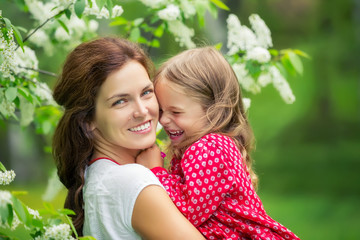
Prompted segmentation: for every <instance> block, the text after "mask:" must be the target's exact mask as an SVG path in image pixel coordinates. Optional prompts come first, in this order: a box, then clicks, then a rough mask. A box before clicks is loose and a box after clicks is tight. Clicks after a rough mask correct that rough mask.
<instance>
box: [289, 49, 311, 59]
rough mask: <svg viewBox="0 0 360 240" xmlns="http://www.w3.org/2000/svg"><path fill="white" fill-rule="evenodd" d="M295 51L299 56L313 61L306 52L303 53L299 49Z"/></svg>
mask: <svg viewBox="0 0 360 240" xmlns="http://www.w3.org/2000/svg"><path fill="white" fill-rule="evenodd" d="M293 51H294V53H296V54H297V55H299V56H302V57H305V58H308V59H311V57H310V56H309V55H308V54H307V53H306V52H303V51H301V50H299V49H294V50H293Z"/></svg>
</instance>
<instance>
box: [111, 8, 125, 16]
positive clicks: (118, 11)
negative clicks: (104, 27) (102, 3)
mask: <svg viewBox="0 0 360 240" xmlns="http://www.w3.org/2000/svg"><path fill="white" fill-rule="evenodd" d="M123 12H124V9H123V8H122V7H121V6H119V5H115V6H114V7H113V9H112V17H113V18H115V17H119V16H121V14H123Z"/></svg>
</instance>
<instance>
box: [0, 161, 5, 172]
mask: <svg viewBox="0 0 360 240" xmlns="http://www.w3.org/2000/svg"><path fill="white" fill-rule="evenodd" d="M0 170H1V171H3V172H5V171H6V168H5V166H4V164H2V162H0Z"/></svg>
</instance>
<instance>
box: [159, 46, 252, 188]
mask: <svg viewBox="0 0 360 240" xmlns="http://www.w3.org/2000/svg"><path fill="white" fill-rule="evenodd" d="M164 79H165V81H169V82H172V83H174V84H175V86H176V87H178V88H179V89H180V90H181V91H183V92H185V93H186V95H187V96H188V97H190V98H192V99H194V101H197V102H199V103H200V104H201V106H202V107H203V109H204V111H205V112H206V115H205V116H204V117H205V118H206V120H207V122H208V125H207V126H205V127H204V128H203V129H199V130H198V131H197V133H196V134H195V135H194V136H191V137H189V138H188V139H186V140H185V141H183V142H182V143H181V144H178V145H176V146H172V145H171V144H170V145H169V148H168V150H169V155H170V156H175V157H176V158H181V156H182V154H183V153H184V151H185V150H186V148H188V147H189V146H190V145H191V144H192V143H194V142H195V141H196V140H198V139H200V138H201V137H202V136H204V135H206V134H208V133H221V134H224V135H227V136H230V137H232V138H233V139H234V140H235V142H236V144H237V146H238V148H239V149H240V152H241V153H242V156H243V158H244V160H245V163H246V166H247V168H248V171H249V173H250V176H251V180H252V184H253V185H254V187H255V188H256V186H257V182H258V179H257V176H256V174H255V172H254V170H253V168H252V159H251V157H250V152H251V150H252V148H253V143H254V137H253V132H252V129H251V127H250V124H249V122H248V119H247V116H246V114H245V110H244V106H243V102H242V94H241V89H240V86H239V83H238V79H237V77H236V75H235V73H234V71H233V69H232V67H231V65H230V64H229V63H228V62H227V60H226V59H225V58H224V56H223V55H222V54H221V53H220V52H219V51H218V50H216V49H215V48H213V47H202V48H195V49H190V50H186V51H184V52H182V53H180V54H178V55H176V56H174V57H172V58H170V59H169V60H168V61H166V62H165V63H164V64H163V65H162V66H161V67H160V69H159V70H158V71H157V74H156V76H155V79H154V84H155V86H156V83H158V82H159V81H163V80H164ZM199 121H200V120H199Z"/></svg>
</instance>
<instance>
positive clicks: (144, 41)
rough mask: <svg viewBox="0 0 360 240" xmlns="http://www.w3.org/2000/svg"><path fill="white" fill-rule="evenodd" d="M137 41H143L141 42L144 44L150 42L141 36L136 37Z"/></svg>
mask: <svg viewBox="0 0 360 240" xmlns="http://www.w3.org/2000/svg"><path fill="white" fill-rule="evenodd" d="M138 43H143V44H146V45H150V44H151V43H150V42H148V40H147V39H146V38H144V37H142V36H140V37H139V39H138Z"/></svg>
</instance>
